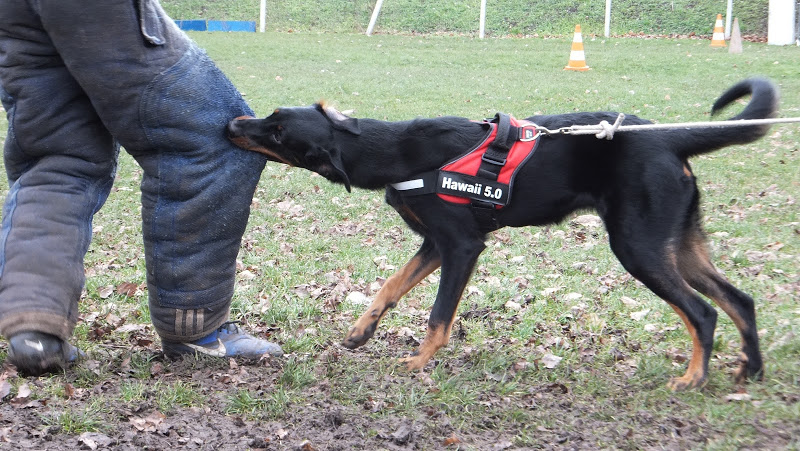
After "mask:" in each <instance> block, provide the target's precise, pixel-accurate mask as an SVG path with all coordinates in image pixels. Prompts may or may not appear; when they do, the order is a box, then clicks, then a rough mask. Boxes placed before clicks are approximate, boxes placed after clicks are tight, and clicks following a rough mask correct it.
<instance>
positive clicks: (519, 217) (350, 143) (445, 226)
mask: <svg viewBox="0 0 800 451" xmlns="http://www.w3.org/2000/svg"><path fill="white" fill-rule="evenodd" d="M747 95H751V97H750V101H749V103H748V104H747V106H746V107H745V108H744V109H743V111H742V112H741V113H740V114H738V115H737V116H736V117H734V118H732V120H736V119H759V118H768V117H772V116H774V115H775V113H776V109H777V102H778V99H777V97H778V96H777V92H776V89H775V88H774V86H773V85H772V84H771V83H770V82H768V81H766V80H763V79H750V80H745V81H742V82H740V83H738V84H737V85H735V86H734V87H732V88H730V89H729V90H728V91H727V92H725V93H724V94H723V95H722V96H721V97H720V98H719V99H718V100H717V101H716V103H715V104H714V106H713V108H712V113H716V112H718V111H719V110H720V109H722V108H723V107H725V106H727V105H728V104H730V103H731V102H733V101H735V100H737V99H739V98H742V97H744V96H747ZM616 117H617V115H616V114H612V113H606V112H596V113H574V114H561V115H543V116H533V117H530V118H528V119H527V120H528V121H531V122H533V123H535V124H538V125H540V126H543V127H546V128H548V129H556V128H559V127H565V126H571V125H581V124H583V125H589V124H597V123H599V122H601V121H603V120H605V121H610V122H614V119H615V118H616ZM501 122H502V121H501ZM646 123H649V122H648V121H645V120H643V119H639V118H637V117H634V116H628V117H627V118H625V120H624V123H623V125H629V124H646ZM502 127H503V126H502V125H495V124H492V123H490V122H474V121H471V120H468V119H464V118H460V117H438V118H432V119H414V120H410V121H402V122H384V121H379V120H373V119H356V118H352V117H348V116H345V115H343V114H341V113H339V112H337V111H336V110H334V109H332V108H328V107H325V106H324V105H320V104H317V105H313V106H310V107H295V108H280V109H277V110H275V112H274V113H273V114H272V115H270V116H269V117H267V118H265V119H255V118H237V119H235V120H233V121H231V122H230V124H229V126H228V133H229V136H230V138H231V139H232V140H233V141H234V142H236V143H237V144H238V145H239V146H240V147H243V148H246V149H250V150H254V151H257V152H262V153H264V154H266V155H267V156H269V157H270V158H271V159H274V160H276V161H280V162H283V163H286V164H289V165H293V166H299V167H302V168H306V169H309V170H311V171H315V172H317V173H319V174H321V175H322V176H324V177H326V178H327V179H328V180H330V181H332V182H336V183H342V184H344V185H345V186H346V187H347V189H348V191H349V190H350V186H351V185H352V186H356V187H359V188H366V189H372V190H377V189H383V188H385V189H386V200H387V202H388V203H389V204H390V205H391V206H392V207H394V209H395V210H397V212H398V213H399V214H400V216H402V218H403V219H404V220H405V221H406V222H407V223H408V225H409V226H410V227H411V228H412V229H413V230H414V231H416V232H417V233H419V234H420V235H422V237H423V238H424V240H423V243H422V246H421V248H420V249H419V251H418V252H417V253H416V255H415V256H414V257H413V258H412V259H411V260H410V261H409V262H408V263H407V264H406V265H404V266H403V267H402V268H401V269H400V270H399V271H397V273H396V274H394V275H393V276H392V277H390V278H389V279H388V280H387V281H386V283H385V284H384V286H383V287H382V289H381V290H380V291H379V292H378V294H377V295H376V297H375V299H374V301H373V302H372V304H371V305H370V306H369V308H368V309H367V311H366V312H364V314H363V315H362V316H361V317H360V318H359V319H358V320H357V321H356V322H355V324H354V325H353V326H352V328H351V329H350V331H349V332H348V334H347V337H346V338H345V339H344V343H343V344H344V345H345V346H346V347H348V348H355V347H358V346H361V345H363V344H365V343H366V342H367V340H369V339H370V338H371V337H372V336H373V334H374V333H375V329H376V328H377V326H378V323H379V321H380V320H381V318H383V316H384V315H385V314H386V312H387V311H388V310H389V309H390V308H392V307H394V306H395V305H396V304H397V302H398V300H399V299H400V298H401V297H402V296H403V295H404V294H405V293H407V292H408V291H409V290H410V289H411V288H412V287H414V286H415V285H416V284H417V283H419V282H420V281H421V280H422V279H423V278H425V277H426V276H427V275H428V274H430V273H431V272H433V271H434V270H436V269H437V268H439V267H441V281H440V285H439V290H438V293H437V295H436V301H435V303H434V305H433V310H432V311H431V315H430V319H429V321H428V331H427V334H426V336H425V339H424V341H423V342H422V343H421V344H420V346H419V349H418V350H417V351H415V352H414V353H413V354H412V355H411V356H409V357H407V358H404V359H401V361H403V362H405V363H406V365H407V367H408V368H409V369H418V368H422V367H423V366H425V364H426V363H427V362H428V361H429V360H430V358H431V357H432V356H433V355H434V353H435V352H436V351H437V350H438V349H439V348H441V347H443V346H445V345H446V344H447V343H448V341H449V335H450V329H451V327H452V324H453V319H454V315H455V312H456V308H457V306H458V303H459V301H460V299H461V296H462V293H463V291H464V288H465V286H466V284H467V282H468V280H469V279H470V277H471V274H472V271H473V268H474V266H475V262H476V260H477V258H478V256H479V255H480V254H481V252H482V251H483V250H484V248H485V245H484V239H485V236H486V233H487V232H489V231H491V230H494V229H498V228H501V227H505V226H510V227H521V226H529V225H544V224H551V223H555V222H558V221H561V220H563V219H564V218H565V217H566V216H567V215H569V214H570V213H571V212H574V211H575V210H580V209H590V208H591V209H594V210H596V211H597V213H598V214H599V215H600V217H601V218H602V219H603V222H604V224H605V227H606V230H607V231H608V236H609V241H610V244H611V249H612V250H613V251H614V253H615V254H616V256H617V258H619V260H620V262H621V263H622V265H623V266H624V267H625V269H626V270H627V271H629V272H630V274H631V275H633V276H634V277H635V278H636V279H638V280H640V281H641V282H642V283H643V284H644V285H645V286H647V287H648V288H649V289H650V290H652V291H653V292H654V293H655V294H656V295H658V296H659V297H661V298H662V299H664V300H665V301H666V302H667V303H669V305H670V306H671V307H672V308H673V309H674V310H675V312H677V314H678V316H680V317H681V319H682V320H683V322H684V323H685V325H686V327H687V329H688V330H689V334H690V335H691V338H692V342H693V343H692V345H693V352H692V357H691V360H690V361H689V364H688V369H687V371H686V374H685V375H683V376H682V377H678V378H674V379H673V380H672V381H671V382H670V384H669V385H670V387H671V388H673V389H675V390H680V389H685V388H691V387H699V386H702V385H703V384H704V382H705V381H706V377H707V372H708V361H709V356H710V354H711V349H712V342H713V337H714V329H715V327H716V322H717V312H716V310H715V309H714V308H713V307H711V306H710V305H709V304H708V303H706V302H705V301H704V300H703V299H702V298H701V297H700V296H699V295H698V292H699V293H701V294H703V295H705V296H707V297H708V298H710V299H712V300H713V301H714V302H715V303H716V304H717V305H718V306H719V307H721V308H722V310H723V311H725V313H727V314H728V315H729V316H730V317H731V318H732V319H733V322H734V323H735V324H736V326H737V327H738V329H739V332H740V333H741V336H742V356H741V367H740V368H739V369H738V370H737V371H736V375H735V376H736V379H737V381H744V380H745V379H747V378H753V377H755V378H760V377H761V376H762V370H763V363H762V358H761V353H760V351H759V344H758V335H757V331H756V320H755V309H754V303H753V299H752V298H751V297H750V296H748V295H747V294H745V293H743V292H741V291H740V290H738V289H736V288H735V287H733V286H732V285H731V284H730V283H729V282H728V281H727V280H726V279H725V277H723V276H722V275H721V274H720V273H719V272H718V271H717V270H716V269H715V268H714V266H713V264H712V263H711V260H710V259H709V255H708V251H707V249H706V244H705V239H704V232H703V230H702V229H701V225H700V222H701V221H700V212H699V207H698V205H699V194H698V190H697V186H696V183H695V177H694V175H693V174H692V171H691V168H690V166H689V163H688V162H687V159H688V158H690V157H692V156H694V155H698V154H703V153H707V152H711V151H714V150H716V149H720V148H722V147H724V146H728V145H732V144H742V143H748V142H752V141H754V140H756V139H758V138H760V137H762V136H764V135H765V134H766V132H767V130H768V127H767V126H763V125H748V126H741V127H731V128H725V129H709V128H706V129H702V128H697V129H688V128H687V129H674V130H669V131H664V130H660V131H648V132H643V131H627V132H625V133H617V135H616V136H615V137H614V138H613V140H599V139H596V138H595V137H593V136H565V135H546V136H540V137H539V138H538V141H539V143H538V146H537V148H536V149H535V152H534V153H533V154H532V155H531V156H530V157H529V158H528V161H527V163H525V164H524V165H523V166H521V167H520V169H519V170H518V173H517V174H516V177H515V178H514V180H513V184H510V186H509V185H502V184H501V185H498V184H497V182H492V181H488V180H487V181H486V182H485V183H486V185H485V186H488V187H491V189H489V190H486V191H487V192H488V197H487V198H486V199H483V201H481V200H480V199H478V200H477V201H476V200H475V199H474V198H475V196H473V200H472V201H470V203H469V204H467V205H464V204H459V203H453V202H450V201H448V200H446V199H445V196H442V195H439V194H437V193H425V194H421V195H407V193H405V192H404V190H405V189H406V188H408V187H409V185H408V184H407V183H404V182H407V181H409V180H411V181H417V182H418V181H419V180H422V178H420V174H426V173H427V174H430V173H434V174H435V173H436V171H437V170H438V169H439V168H441V167H442V166H443V165H445V164H447V163H448V162H453V161H455V160H458V159H459V158H460V157H462V156H463V155H464V154H465V153H466V152H468V151H469V150H471V149H474V148H475V147H476V146H478V145H479V143H481V142H483V140H484V139H485V138H486V137H487V134H489V133H501V134H502V133H505V131H504V130H502ZM523 128H524V127H523ZM523 128H514V127H512V128H511V129H510V130H511V132H509V141H508V142H509V143H510V142H512V141H514V140H516V139H518V137H519V136H520V135H524V133H520V132H521V131H524V130H523ZM528 131H530V129H528ZM523 140H524V139H523ZM509 145H510V144H509ZM507 147H508V146H506V150H507ZM501 150H502V149H501ZM489 153H491V152H489ZM495 156H496V155H495ZM492 159H493V158H488V160H492ZM484 160H487V159H486V158H484ZM494 160H497V158H494ZM492 163H494V164H501V163H502V161H499V162H498V161H494V162H492V161H489V165H490V166H491V164H492ZM481 164H482V165H483V166H485V165H486V162H485V161H484V162H481ZM490 169H491V168H490ZM495 173H496V171H495ZM423 178H424V177H423ZM462 182H463V180H462ZM433 183H437V180H436V178H435V177H434V178H433ZM438 183H440V184H441V183H442V180H441V178H439V180H438ZM446 183H449V181H448V182H445V184H446ZM470 183H471V184H472V185H470ZM413 184H414V183H412V185H413ZM479 185H480V186H479ZM469 186H473V187H474V188H475V189H472V188H469ZM483 186H484V185H483V181H482V180H481V179H470V180H468V181H467V182H465V183H464V184H463V185H461V190H462V191H464V192H465V194H466V193H467V191H469V192H472V191H483V190H484V189H485V188H483ZM504 186H505V188H507V189H508V190H509V193H508V195H511V199H510V200H509V199H507V198H505V199H504V201H503V202H506V203H505V205H497V204H502V203H503V202H500V201H497V202H492V201H491V199H490V198H491V197H492V194H493V193H500V191H497V190H498V189H500V190H502V189H504ZM450 194H452V192H451V193H450ZM478 197H479V196H478ZM481 203H483V205H480V204H481ZM487 205H488V206H489V208H483V209H481V208H477V207H481V206H483V207H486V206H487ZM479 212H483V214H479ZM486 213H488V215H487V214H486ZM487 218H488V220H487Z"/></svg>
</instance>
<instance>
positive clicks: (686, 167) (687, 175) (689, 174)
mask: <svg viewBox="0 0 800 451" xmlns="http://www.w3.org/2000/svg"><path fill="white" fill-rule="evenodd" d="M683 173H684V174H686V177H691V176H692V171H690V170H689V166H686V165H685V164H684V165H683Z"/></svg>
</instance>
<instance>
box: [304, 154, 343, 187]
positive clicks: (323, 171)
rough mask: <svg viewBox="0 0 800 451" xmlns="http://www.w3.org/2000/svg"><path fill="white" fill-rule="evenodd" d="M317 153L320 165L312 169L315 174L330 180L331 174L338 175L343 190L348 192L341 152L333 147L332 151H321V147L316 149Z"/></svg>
mask: <svg viewBox="0 0 800 451" xmlns="http://www.w3.org/2000/svg"><path fill="white" fill-rule="evenodd" d="M317 153H318V155H319V156H320V158H321V160H322V161H321V163H320V164H319V165H318V166H317V167H316V168H312V170H314V171H315V172H318V173H319V174H320V175H322V176H324V177H326V178H331V174H332V173H335V174H336V175H338V177H334V178H338V180H339V181H341V182H342V183H343V184H344V188H345V189H346V190H347V192H348V193H349V192H350V177H348V176H347V171H345V170H344V163H342V152H341V151H340V150H339V148H338V147H333V148H332V149H330V150H328V149H323V148H322V147H317Z"/></svg>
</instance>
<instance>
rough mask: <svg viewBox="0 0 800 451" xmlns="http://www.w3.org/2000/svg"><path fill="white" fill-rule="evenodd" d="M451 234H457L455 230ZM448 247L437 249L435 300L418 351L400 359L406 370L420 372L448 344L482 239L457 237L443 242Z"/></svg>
mask: <svg viewBox="0 0 800 451" xmlns="http://www.w3.org/2000/svg"><path fill="white" fill-rule="evenodd" d="M455 233H459V232H458V231H456V232H455ZM447 241H448V244H447V245H445V246H439V248H440V249H441V255H442V276H441V281H440V282H439V290H438V292H437V294H436V301H435V302H434V303H433V309H432V310H431V315H430V318H429V319H428V330H427V332H426V334H425V339H424V340H423V341H422V343H421V344H420V346H419V348H418V349H417V350H416V351H414V352H413V353H412V354H411V355H410V356H408V357H404V358H402V359H400V362H401V363H405V364H406V368H407V369H409V370H416V369H420V368H422V367H424V366H425V364H426V363H428V361H429V360H430V359H431V357H433V355H434V354H435V353H436V351H438V350H439V349H440V348H442V347H443V346H445V345H447V343H449V342H450V330H451V329H452V327H453V320H454V319H455V314H456V309H457V308H458V303H459V302H460V301H461V296H462V294H463V293H464V289H465V288H466V286H467V282H469V279H470V277H471V276H472V271H473V269H474V268H475V262H477V260H478V256H480V254H481V252H483V250H484V249H485V245H484V243H483V241H482V240H475V239H470V238H467V237H466V236H459V237H458V238H452V239H449V240H447Z"/></svg>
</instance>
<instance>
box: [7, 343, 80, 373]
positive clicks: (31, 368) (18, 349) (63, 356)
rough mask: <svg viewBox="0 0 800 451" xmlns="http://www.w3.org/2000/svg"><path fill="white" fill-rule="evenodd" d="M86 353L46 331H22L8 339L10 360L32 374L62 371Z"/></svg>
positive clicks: (20, 369)
mask: <svg viewBox="0 0 800 451" xmlns="http://www.w3.org/2000/svg"><path fill="white" fill-rule="evenodd" d="M84 355H85V354H84V353H83V352H81V351H80V350H79V349H78V348H76V347H75V346H72V345H71V344H69V343H67V342H66V341H63V340H61V339H60V338H58V337H56V336H55V335H50V334H46V333H44V332H20V333H18V334H16V335H14V336H12V337H11V338H9V339H8V359H7V360H8V362H9V363H11V364H13V365H14V366H16V367H17V370H19V372H20V373H24V374H27V375H30V376H39V375H41V374H44V373H51V372H57V371H61V370H63V369H64V368H66V367H67V365H68V364H70V363H73V362H75V361H77V360H78V359H79V358H82V357H83V356H84Z"/></svg>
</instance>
